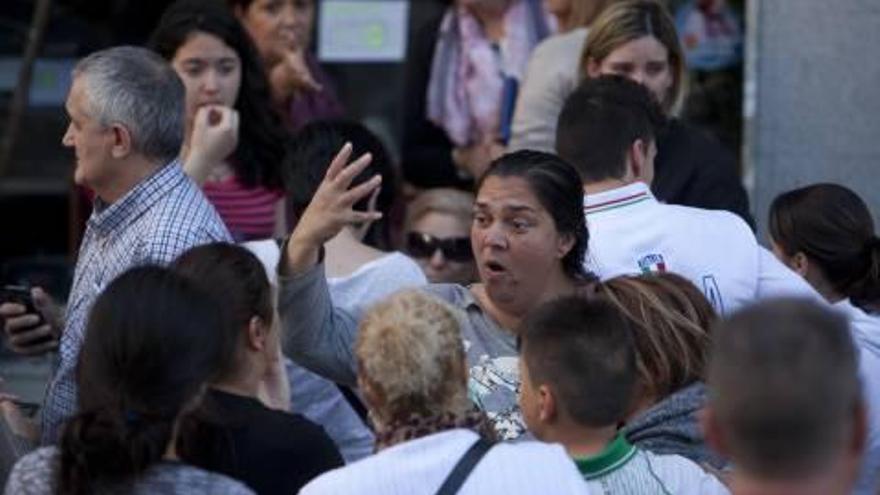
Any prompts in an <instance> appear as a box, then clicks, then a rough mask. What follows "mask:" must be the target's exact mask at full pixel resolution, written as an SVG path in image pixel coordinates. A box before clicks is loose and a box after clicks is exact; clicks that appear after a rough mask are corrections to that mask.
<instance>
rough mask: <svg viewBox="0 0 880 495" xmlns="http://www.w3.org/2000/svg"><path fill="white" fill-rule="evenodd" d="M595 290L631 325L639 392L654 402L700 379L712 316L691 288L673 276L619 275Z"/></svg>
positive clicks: (702, 376)
mask: <svg viewBox="0 0 880 495" xmlns="http://www.w3.org/2000/svg"><path fill="white" fill-rule="evenodd" d="M599 292H600V294H603V295H605V296H606V297H608V299H609V300H610V301H611V302H612V303H613V304H615V305H616V306H618V307H619V308H620V309H621V311H622V312H623V313H624V314H625V315H626V317H627V318H628V319H629V320H630V321H631V322H632V325H631V326H630V328H631V329H632V331H633V332H634V335H633V340H634V341H635V345H636V368H637V370H638V374H639V382H640V386H641V389H640V392H642V393H643V394H647V395H648V396H649V397H652V398H654V399H655V400H659V399H662V398H664V397H666V396H668V395H670V394H672V393H673V392H675V391H677V390H680V389H682V388H684V387H686V386H687V385H690V384H691V383H694V382H696V381H699V380H703V378H704V374H705V369H706V361H707V356H708V353H709V344H710V339H709V336H710V331H709V329H710V327H711V325H712V323H713V322H714V321H715V318H716V315H715V311H714V310H713V309H712V306H711V304H709V301H707V300H706V298H705V296H703V294H702V293H701V292H700V290H699V289H697V288H696V287H695V286H694V284H692V283H691V282H689V281H688V280H686V279H685V278H684V277H681V276H680V275H675V274H673V273H661V274H650V275H639V276H622V277H615V278H613V279H611V280H608V281H606V282H604V283H602V284H601V285H600V286H599Z"/></svg>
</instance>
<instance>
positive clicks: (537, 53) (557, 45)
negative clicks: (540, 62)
mask: <svg viewBox="0 0 880 495" xmlns="http://www.w3.org/2000/svg"><path fill="white" fill-rule="evenodd" d="M587 32H588V31H587V28H577V29H572V30H571V31H569V32H567V33H562V34H557V35H555V36H550V37H548V38H547V39H545V40H544V41H542V42H540V43H538V45H537V46H536V47H535V49H534V51H533V52H532V53H533V54H534V55H533V57H535V58H538V57H542V56H547V55H556V54H559V53H571V52H576V53H579V52H580V50H581V48H583V46H584V42H586V40H587Z"/></svg>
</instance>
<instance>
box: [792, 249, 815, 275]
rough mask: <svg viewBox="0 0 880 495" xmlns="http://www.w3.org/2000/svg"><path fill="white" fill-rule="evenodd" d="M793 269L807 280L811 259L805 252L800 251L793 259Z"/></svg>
mask: <svg viewBox="0 0 880 495" xmlns="http://www.w3.org/2000/svg"><path fill="white" fill-rule="evenodd" d="M791 269H792V270H794V271H795V272H796V273H797V274H798V275H800V276H801V277H805V278H806V276H807V272H809V271H810V258H807V255H806V254H804V252H803V251H798V252H797V253H795V254H794V256H792V257H791Z"/></svg>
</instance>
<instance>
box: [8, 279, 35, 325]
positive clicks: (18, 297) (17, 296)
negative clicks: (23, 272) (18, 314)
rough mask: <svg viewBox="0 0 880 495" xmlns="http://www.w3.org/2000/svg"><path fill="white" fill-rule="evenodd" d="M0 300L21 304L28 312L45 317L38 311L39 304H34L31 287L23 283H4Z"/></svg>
mask: <svg viewBox="0 0 880 495" xmlns="http://www.w3.org/2000/svg"><path fill="white" fill-rule="evenodd" d="M0 302H9V303H15V304H21V305H22V306H24V308H25V311H26V312H28V313H34V314H36V315H38V316H40V320H42V319H43V316H42V315H41V314H40V312H39V311H37V306H36V305H35V304H34V298H33V296H31V290H30V288H28V287H25V286H23V285H4V286H3V290H2V292H0Z"/></svg>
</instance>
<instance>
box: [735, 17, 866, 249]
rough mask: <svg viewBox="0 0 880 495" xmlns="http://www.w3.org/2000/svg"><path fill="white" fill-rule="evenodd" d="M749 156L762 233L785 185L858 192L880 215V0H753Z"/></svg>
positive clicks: (748, 68)
mask: <svg viewBox="0 0 880 495" xmlns="http://www.w3.org/2000/svg"><path fill="white" fill-rule="evenodd" d="M748 16H749V23H748V25H749V35H748V42H747V56H748V58H747V61H746V82H745V85H746V86H745V104H744V107H745V108H744V112H745V119H746V120H745V122H746V141H745V150H744V152H745V153H744V157H745V160H746V169H747V171H748V182H749V183H750V185H751V186H752V207H753V210H754V212H755V215H756V218H757V220H758V226H759V229H760V233H761V236H762V238H763V237H764V235H765V232H766V223H767V218H766V217H767V209H768V207H769V205H770V202H771V201H772V200H773V198H774V197H775V196H776V195H777V194H779V193H780V192H783V191H787V190H789V189H792V188H795V187H799V186H802V185H807V184H811V183H815V182H837V183H841V184H843V185H845V186H847V187H850V188H851V189H853V190H854V191H856V192H857V193H858V194H859V195H860V196H861V197H862V198H863V199H864V200H865V201H866V202H867V203H868V206H869V208H871V211H872V213H873V214H874V218H875V221H877V220H878V217H880V0H833V1H830V0H750V1H749V3H748Z"/></svg>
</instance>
